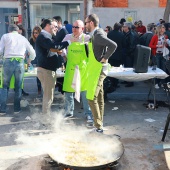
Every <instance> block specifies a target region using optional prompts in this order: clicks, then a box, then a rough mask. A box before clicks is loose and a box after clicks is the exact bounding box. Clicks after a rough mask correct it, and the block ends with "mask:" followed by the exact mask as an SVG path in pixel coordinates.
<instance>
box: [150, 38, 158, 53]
mask: <svg viewBox="0 0 170 170" xmlns="http://www.w3.org/2000/svg"><path fill="white" fill-rule="evenodd" d="M157 44H158V35H154V36H153V37H152V38H151V41H150V43H149V47H150V48H151V51H152V55H156V49H157V47H156V45H157Z"/></svg>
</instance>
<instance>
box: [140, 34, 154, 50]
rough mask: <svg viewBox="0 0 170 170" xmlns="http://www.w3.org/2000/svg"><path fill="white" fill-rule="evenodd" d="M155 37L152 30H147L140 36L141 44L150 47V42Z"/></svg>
mask: <svg viewBox="0 0 170 170" xmlns="http://www.w3.org/2000/svg"><path fill="white" fill-rule="evenodd" d="M152 37H153V33H152V32H147V33H145V34H143V35H142V36H141V37H140V45H144V46H147V47H149V43H150V41H151V39H152Z"/></svg>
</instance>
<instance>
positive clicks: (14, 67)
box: [0, 59, 25, 112]
mask: <svg viewBox="0 0 170 170" xmlns="http://www.w3.org/2000/svg"><path fill="white" fill-rule="evenodd" d="M24 71H25V69H24V59H21V60H20V61H17V60H15V59H14V60H13V61H11V59H5V61H4V63H3V88H2V89H0V105H1V107H0V110H1V111H2V112H6V103H7V98H8V89H9V84H10V80H11V77H12V75H13V74H14V77H15V97H14V111H20V110H21V108H20V101H21V95H22V88H21V85H22V81H23V77H24Z"/></svg>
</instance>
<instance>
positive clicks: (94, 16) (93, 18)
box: [87, 14, 99, 27]
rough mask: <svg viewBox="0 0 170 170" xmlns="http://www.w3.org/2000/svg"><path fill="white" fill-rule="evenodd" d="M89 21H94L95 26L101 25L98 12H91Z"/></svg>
mask: <svg viewBox="0 0 170 170" xmlns="http://www.w3.org/2000/svg"><path fill="white" fill-rule="evenodd" d="M87 18H88V20H89V21H92V22H93V23H94V26H95V27H98V26H99V17H98V16H97V15H96V14H90V15H88V16H87Z"/></svg>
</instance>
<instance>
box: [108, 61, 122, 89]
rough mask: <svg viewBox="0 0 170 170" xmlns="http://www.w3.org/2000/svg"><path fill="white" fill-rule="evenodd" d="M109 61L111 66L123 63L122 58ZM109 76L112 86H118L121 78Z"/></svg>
mask: <svg viewBox="0 0 170 170" xmlns="http://www.w3.org/2000/svg"><path fill="white" fill-rule="evenodd" d="M109 63H110V65H111V66H114V67H119V66H120V65H121V64H122V63H121V60H109ZM108 78H109V80H110V81H111V83H112V86H113V87H115V88H116V87H117V85H118V82H119V80H118V79H116V78H113V77H108Z"/></svg>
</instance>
